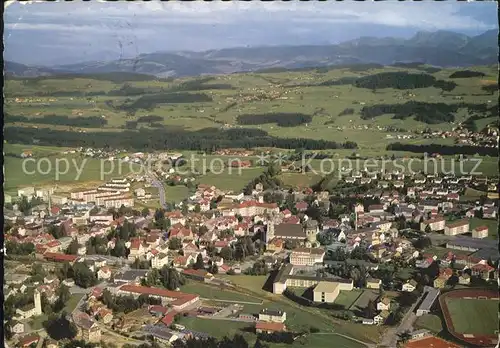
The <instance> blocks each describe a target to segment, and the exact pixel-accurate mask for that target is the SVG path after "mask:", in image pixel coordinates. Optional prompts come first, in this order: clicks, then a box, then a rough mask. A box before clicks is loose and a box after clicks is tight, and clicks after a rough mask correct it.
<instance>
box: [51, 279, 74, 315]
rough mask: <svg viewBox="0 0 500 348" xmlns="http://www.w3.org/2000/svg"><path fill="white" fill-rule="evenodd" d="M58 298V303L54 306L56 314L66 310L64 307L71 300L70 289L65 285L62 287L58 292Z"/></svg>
mask: <svg viewBox="0 0 500 348" xmlns="http://www.w3.org/2000/svg"><path fill="white" fill-rule="evenodd" d="M56 294H57V296H58V298H57V301H56V303H55V304H54V312H59V311H60V310H62V309H63V308H64V305H65V304H66V302H68V301H69V299H70V298H71V293H70V291H69V288H68V287H67V286H65V285H61V286H60V287H59V288H58V289H57V292H56Z"/></svg>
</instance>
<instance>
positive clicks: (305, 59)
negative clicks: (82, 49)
mask: <svg viewBox="0 0 500 348" xmlns="http://www.w3.org/2000/svg"><path fill="white" fill-rule="evenodd" d="M414 61H418V62H421V63H425V64H428V65H434V66H442V67H447V66H455V67H456V66H471V65H488V64H496V63H497V62H498V33H497V31H496V30H490V31H487V32H485V33H483V34H481V35H478V36H474V37H469V36H466V35H463V34H458V33H454V32H449V31H437V32H419V33H417V34H416V35H415V36H414V37H412V38H410V39H408V40H403V39H395V38H374V37H363V38H359V39H356V40H352V41H348V42H344V43H341V44H337V45H318V46H274V47H241V48H228V49H220V50H210V51H205V52H156V53H151V54H141V55H139V56H137V57H135V58H133V59H120V60H116V61H106V62H99V61H97V62H88V63H81V64H70V63H69V62H68V63H69V64H67V65H61V66H56V67H51V68H50V69H47V68H44V67H36V66H35V67H29V66H25V65H22V64H17V63H13V62H7V63H6V64H5V65H6V66H5V71H6V73H7V74H10V75H15V76H37V75H46V74H58V73H77V74H96V73H109V72H124V73H125V72H128V73H131V72H134V73H141V74H148V75H155V76H157V77H168V76H195V75H202V74H227V73H234V72H242V71H257V70H262V69H268V68H285V69H297V68H304V67H321V66H330V65H340V64H363V63H377V64H382V65H391V64H393V63H394V62H414Z"/></svg>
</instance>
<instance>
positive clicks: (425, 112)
mask: <svg viewBox="0 0 500 348" xmlns="http://www.w3.org/2000/svg"><path fill="white" fill-rule="evenodd" d="M496 108H497V106H492V107H488V106H487V105H486V104H467V103H457V104H445V103H426V102H418V101H409V102H407V103H404V104H376V105H371V106H365V107H363V108H362V109H361V118H362V119H365V120H366V119H370V118H373V117H377V116H382V115H384V114H394V117H393V118H395V119H406V118H408V117H411V116H414V117H415V120H417V121H421V122H425V123H429V124H436V123H442V122H453V121H454V120H455V115H454V113H456V112H457V111H458V110H459V109H467V110H468V111H469V112H470V113H474V114H477V113H479V114H483V115H485V116H486V117H490V116H488V115H491V116H494V113H495V112H496Z"/></svg>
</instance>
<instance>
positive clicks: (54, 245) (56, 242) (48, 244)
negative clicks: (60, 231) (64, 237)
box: [45, 240, 61, 248]
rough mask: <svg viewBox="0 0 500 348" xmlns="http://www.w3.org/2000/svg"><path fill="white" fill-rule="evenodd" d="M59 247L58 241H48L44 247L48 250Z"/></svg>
mask: <svg viewBox="0 0 500 348" xmlns="http://www.w3.org/2000/svg"><path fill="white" fill-rule="evenodd" d="M60 245H61V242H60V241H58V240H53V241H50V242H48V243H47V244H45V246H47V247H49V248H53V247H56V246H60Z"/></svg>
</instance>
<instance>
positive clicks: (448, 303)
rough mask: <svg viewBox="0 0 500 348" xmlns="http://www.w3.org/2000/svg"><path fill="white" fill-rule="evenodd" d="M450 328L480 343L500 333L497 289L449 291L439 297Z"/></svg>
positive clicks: (457, 336)
mask: <svg viewBox="0 0 500 348" xmlns="http://www.w3.org/2000/svg"><path fill="white" fill-rule="evenodd" d="M439 304H440V306H441V310H442V312H443V316H444V319H445V322H446V327H447V329H448V331H449V332H450V333H451V334H452V335H453V336H455V337H456V338H458V339H460V340H462V341H465V342H467V343H468V344H472V345H477V346H490V345H491V340H492V339H496V338H497V337H498V292H497V291H493V290H485V289H461V290H454V291H449V292H446V293H444V294H442V295H441V296H440V297H439Z"/></svg>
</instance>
